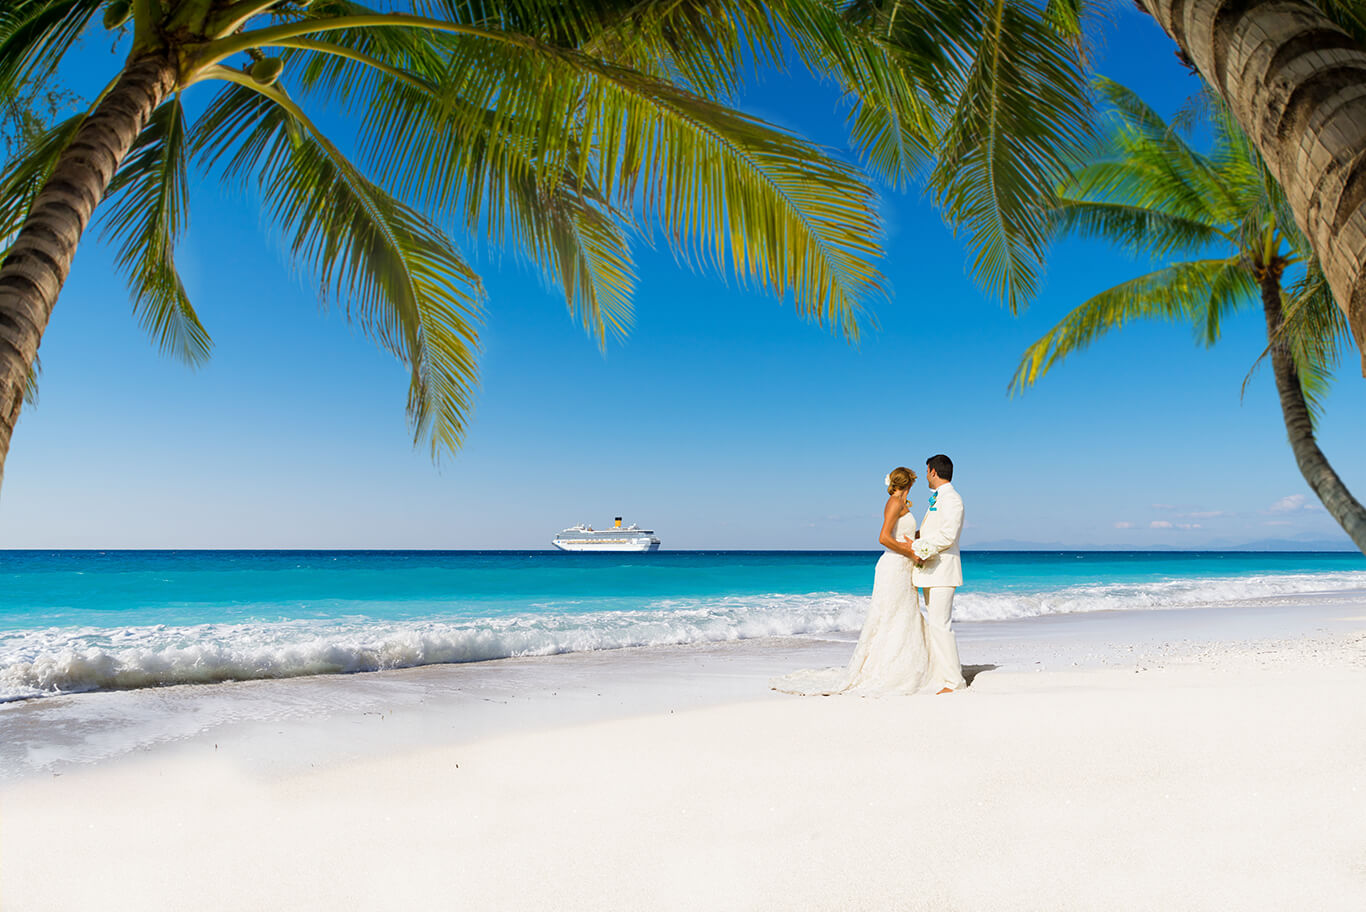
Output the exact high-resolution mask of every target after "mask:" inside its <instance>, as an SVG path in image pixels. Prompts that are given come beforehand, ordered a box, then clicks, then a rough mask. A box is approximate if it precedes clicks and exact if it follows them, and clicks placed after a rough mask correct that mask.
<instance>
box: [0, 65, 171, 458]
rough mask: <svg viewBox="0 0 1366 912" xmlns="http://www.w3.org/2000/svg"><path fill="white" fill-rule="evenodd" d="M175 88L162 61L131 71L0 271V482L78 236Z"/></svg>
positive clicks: (59, 172) (66, 160) (82, 136)
mask: <svg viewBox="0 0 1366 912" xmlns="http://www.w3.org/2000/svg"><path fill="white" fill-rule="evenodd" d="M175 84H176V67H175V64H174V62H173V61H171V60H170V58H168V57H166V56H163V55H159V54H158V55H147V56H143V57H139V58H137V59H135V60H133V61H131V62H130V63H129V65H128V66H127V67H126V68H125V69H124V71H123V75H122V76H120V77H119V80H118V82H117V83H115V85H114V88H113V89H112V90H111V91H110V93H109V94H108V95H106V96H105V97H104V100H103V101H101V102H100V104H99V105H98V106H97V107H96V108H95V110H94V112H93V113H92V114H91V115H90V117H88V118H87V119H86V121H85V123H84V124H83V125H82V126H81V128H80V130H79V131H78V132H77V133H76V136H75V138H74V139H73V140H72V142H71V145H70V146H68V147H67V148H66V151H64V152H63V153H62V155H61V157H60V158H59V159H58V160H57V165H56V167H55V168H54V169H53V171H52V176H51V177H49V178H48V180H47V183H46V184H44V185H43V188H42V190H40V191H39V192H38V195H37V197H36V198H35V199H34V201H33V208H32V209H31V210H30V211H29V214H28V218H27V220H25V222H24V224H23V227H22V228H20V230H19V233H18V235H16V236H15V239H14V243H13V245H12V246H11V247H10V249H9V252H8V255H7V256H6V257H5V260H4V263H3V264H0V481H3V479H4V471H5V457H6V456H8V455H9V446H10V439H11V437H12V436H13V434H14V425H15V422H17V421H18V420H19V410H20V408H21V407H22V405H23V402H24V387H25V385H26V383H27V381H28V377H29V375H30V371H31V369H32V367H33V361H34V359H35V358H36V357H37V356H38V343H39V342H40V341H41V340H42V336H43V330H44V329H46V328H47V321H48V319H49V318H50V317H51V316H52V307H53V305H54V304H56V303H57V294H58V292H60V291H61V289H62V284H63V283H64V282H65V281H66V277H67V274H68V273H69V272H70V271H71V260H72V258H74V257H75V255H76V245H77V244H79V243H80V240H81V233H82V232H84V231H85V227H86V225H87V224H89V222H90V216H91V213H93V212H94V211H95V207H96V206H98V205H99V203H100V200H102V199H103V198H104V194H105V191H106V190H107V189H108V187H109V181H110V180H111V179H112V178H113V176H114V172H115V171H116V170H117V169H118V167H119V165H120V164H122V162H123V159H124V157H125V156H126V155H127V154H128V150H129V149H130V148H131V147H132V145H133V140H134V139H136V138H137V135H138V134H139V133H141V132H142V128H143V127H145V126H146V125H147V120H148V118H149V117H151V115H152V112H153V111H154V110H156V108H157V106H158V105H160V104H161V103H162V101H164V100H165V99H166V96H167V95H169V94H170V93H171V90H172V89H173V88H174V87H175Z"/></svg>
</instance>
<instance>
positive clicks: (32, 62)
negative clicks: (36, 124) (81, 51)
mask: <svg viewBox="0 0 1366 912" xmlns="http://www.w3.org/2000/svg"><path fill="white" fill-rule="evenodd" d="M104 3H105V0H6V3H5V4H4V5H3V7H0V97H5V96H8V95H12V94H17V93H18V92H19V91H20V90H22V89H23V88H24V86H25V85H26V84H28V83H30V82H32V81H34V80H36V79H40V78H42V77H43V76H45V75H46V74H47V73H49V72H51V71H52V70H53V69H55V68H56V66H57V64H58V63H59V62H60V61H61V59H62V58H63V57H64V56H65V55H66V53H67V51H69V50H70V49H71V47H72V46H73V45H74V44H75V43H76V41H77V39H78V38H79V37H80V35H81V32H82V31H83V30H84V29H85V27H86V25H87V24H88V23H89V22H90V19H91V17H92V16H94V15H95V13H96V12H98V11H99V9H100V8H101V7H102V6H104Z"/></svg>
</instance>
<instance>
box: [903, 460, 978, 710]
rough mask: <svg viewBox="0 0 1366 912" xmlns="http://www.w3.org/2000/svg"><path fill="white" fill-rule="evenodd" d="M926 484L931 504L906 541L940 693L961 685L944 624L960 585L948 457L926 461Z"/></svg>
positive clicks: (958, 507) (958, 508)
mask: <svg viewBox="0 0 1366 912" xmlns="http://www.w3.org/2000/svg"><path fill="white" fill-rule="evenodd" d="M925 483H926V484H928V485H929V486H930V508H929V510H928V511H926V513H925V519H924V521H923V522H921V524H920V533H919V537H918V538H917V539H916V540H915V543H914V544H913V545H912V546H911V548H912V550H913V551H915V569H914V570H913V571H912V574H911V584H912V585H914V586H915V587H916V588H918V589H923V590H924V592H925V621H926V623H925V632H926V637H927V639H928V641H929V642H928V645H929V647H930V675H931V677H932V679H933V683H936V684H938V685H940V688H941V689H940V691H939V693H941V694H943V693H953V692H954V691H955V690H957V689H959V688H960V687H966V686H967V682H966V681H964V680H963V667H962V666H961V665H960V664H959V663H958V641H957V640H956V639H955V638H954V636H953V631H952V630H951V629H949V623H950V621H951V620H952V612H953V593H954V590H955V589H957V587H959V586H961V585H963V562H962V560H961V559H960V558H959V556H958V536H959V535H960V534H961V533H962V531H963V498H961V497H959V496H958V492H957V491H955V490H954V489H953V460H951V459H949V457H947V456H945V455H943V454H942V453H941V454H939V455H938V456H931V457H930V458H929V459H927V460H925Z"/></svg>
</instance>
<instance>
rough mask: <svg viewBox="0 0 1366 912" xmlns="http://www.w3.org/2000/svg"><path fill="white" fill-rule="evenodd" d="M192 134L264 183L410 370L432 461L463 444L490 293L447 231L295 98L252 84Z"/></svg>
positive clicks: (373, 330) (336, 291)
mask: <svg viewBox="0 0 1366 912" xmlns="http://www.w3.org/2000/svg"><path fill="white" fill-rule="evenodd" d="M222 75H223V77H224V78H227V79H230V80H235V81H238V84H237V85H234V86H230V87H228V88H227V89H225V90H224V91H223V92H222V93H221V94H220V96H219V97H218V99H216V100H215V102H214V103H213V105H212V106H211V107H210V109H209V110H208V111H207V112H206V113H205V115H204V117H203V118H202V119H201V120H200V121H199V122H198V123H197V124H196V125H195V128H194V129H193V131H192V139H191V145H192V148H193V149H194V150H195V152H196V153H197V154H199V155H200V157H201V159H202V160H203V161H204V162H205V163H206V164H208V165H210V166H211V167H215V166H217V167H219V168H221V170H222V173H223V176H224V177H225V178H226V179H228V180H230V181H240V180H243V179H247V180H249V181H252V180H254V182H255V183H256V184H257V186H258V188H259V190H260V192H261V194H262V196H263V201H264V202H265V203H266V205H267V206H269V207H270V211H271V212H272V213H273V215H274V218H275V222H276V224H277V225H278V226H279V228H280V229H281V231H282V232H283V234H284V237H285V242H286V244H287V246H288V248H289V251H290V254H291V256H292V257H293V258H294V259H295V261H296V262H297V263H299V264H300V265H302V266H304V267H306V268H308V269H309V270H310V271H312V272H313V273H314V274H315V275H316V276H317V277H318V281H319V293H320V295H321V297H322V299H323V300H324V302H332V301H335V302H338V303H339V304H341V306H342V307H343V308H344V311H345V313H346V315H347V317H348V319H352V320H355V321H356V322H357V323H359V324H360V325H361V327H362V328H363V329H364V330H365V331H366V332H367V333H368V334H369V335H371V336H372V337H373V338H374V339H375V340H376V341H377V342H378V343H379V344H380V345H381V346H382V347H384V348H385V349H386V350H388V351H390V352H392V353H394V354H395V355H396V356H397V357H399V358H400V359H401V360H403V361H404V363H406V364H407V365H409V367H410V369H411V381H410V384H409V395H408V415H409V419H410V421H411V423H412V426H413V429H414V437H415V440H417V441H418V442H421V441H424V440H425V441H427V442H428V443H429V445H430V448H431V451H432V454H433V456H434V457H435V456H437V455H438V454H439V453H440V452H441V451H443V450H445V451H454V450H456V449H457V448H458V447H459V445H460V441H461V439H462V438H463V435H464V431H465V425H466V423H467V421H468V417H469V414H470V412H471V411H472V408H473V392H474V388H475V387H476V385H477V382H478V365H477V353H478V323H479V321H480V317H481V307H480V300H481V298H482V294H483V291H482V288H481V286H480V283H479V279H478V276H476V275H475V274H474V272H473V271H472V270H471V269H470V268H469V266H468V265H467V264H466V263H465V261H464V259H463V258H462V257H461V256H460V254H459V252H458V251H457V250H456V249H455V246H454V244H453V243H452V242H451V241H450V239H449V238H447V237H446V235H445V234H444V233H443V232H441V231H440V230H439V229H438V228H436V227H435V226H434V225H433V224H432V223H431V222H430V221H428V220H427V219H425V218H424V217H422V216H421V215H420V214H419V213H418V212H417V211H415V210H413V209H411V208H410V207H408V206H406V205H404V204H403V203H401V202H399V201H398V200H396V199H394V198H393V197H392V196H390V195H389V194H387V193H386V192H384V190H382V189H381V188H380V187H378V186H377V185H375V184H374V183H372V182H371V181H369V180H367V179H366V178H365V177H364V176H363V175H361V174H360V172H359V171H358V170H357V169H356V168H355V166H354V165H353V164H352V163H351V162H350V161H349V160H348V159H347V158H346V157H345V156H343V155H342V154H341V153H340V152H339V151H338V150H337V149H336V148H335V147H334V146H333V145H332V144H331V143H330V142H329V141H328V140H327V139H326V138H325V137H323V135H322V134H321V133H320V132H319V131H318V130H317V128H316V127H315V126H314V125H313V123H312V122H311V121H309V120H308V119H307V118H306V117H304V116H303V114H302V112H301V111H300V110H299V108H298V107H297V105H295V104H294V103H293V102H292V101H291V100H290V99H289V98H288V97H287V96H285V95H284V93H282V92H280V91H279V90H275V89H264V88H261V87H257V86H253V85H251V84H250V83H249V81H248V80H246V79H245V78H244V77H240V76H237V75H236V74H232V73H231V71H227V72H224V73H223V74H222Z"/></svg>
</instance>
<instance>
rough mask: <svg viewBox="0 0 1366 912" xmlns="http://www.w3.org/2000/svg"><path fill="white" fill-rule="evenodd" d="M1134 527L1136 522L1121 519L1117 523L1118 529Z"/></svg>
mask: <svg viewBox="0 0 1366 912" xmlns="http://www.w3.org/2000/svg"><path fill="white" fill-rule="evenodd" d="M1133 527H1134V524H1133V523H1131V522H1127V521H1126V520H1120V521H1119V522H1117V523H1115V528H1116V529H1132V528H1133Z"/></svg>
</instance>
